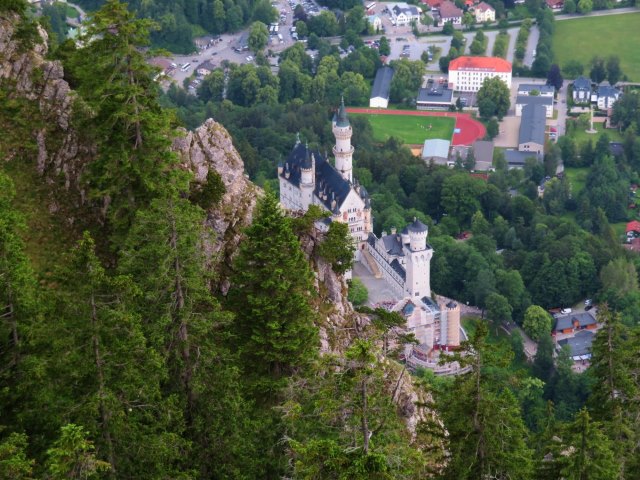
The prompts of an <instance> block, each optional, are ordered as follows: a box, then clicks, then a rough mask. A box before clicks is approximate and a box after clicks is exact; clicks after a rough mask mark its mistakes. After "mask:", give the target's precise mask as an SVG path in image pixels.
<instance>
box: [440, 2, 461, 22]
mask: <svg viewBox="0 0 640 480" xmlns="http://www.w3.org/2000/svg"><path fill="white" fill-rule="evenodd" d="M440 16H441V17H442V18H454V17H461V16H462V10H460V9H459V8H458V7H456V5H455V3H453V2H449V1H445V2H442V4H441V5H440Z"/></svg>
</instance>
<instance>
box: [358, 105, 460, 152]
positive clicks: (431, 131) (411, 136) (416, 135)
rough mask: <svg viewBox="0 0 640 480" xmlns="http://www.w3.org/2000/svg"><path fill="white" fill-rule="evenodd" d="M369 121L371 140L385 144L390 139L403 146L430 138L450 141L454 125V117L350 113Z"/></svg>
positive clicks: (419, 142)
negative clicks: (397, 140) (398, 141)
mask: <svg viewBox="0 0 640 480" xmlns="http://www.w3.org/2000/svg"><path fill="white" fill-rule="evenodd" d="M349 115H353V116H363V117H365V116H366V117H367V118H368V119H369V123H370V124H371V128H372V129H373V138H374V140H376V141H378V142H385V141H387V140H388V139H389V138H391V137H395V138H398V139H400V140H402V142H403V143H405V144H410V145H417V144H421V143H424V141H425V140H427V139H431V138H442V139H444V140H451V136H452V135H453V128H454V125H455V123H456V119H455V118H454V117H424V116H416V115H384V114H376V113H372V114H365V113H350V114H349Z"/></svg>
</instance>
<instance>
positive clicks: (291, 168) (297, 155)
mask: <svg viewBox="0 0 640 480" xmlns="http://www.w3.org/2000/svg"><path fill="white" fill-rule="evenodd" d="M312 157H313V160H315V189H314V192H313V193H314V194H315V196H316V197H318V198H319V199H320V200H321V202H322V204H323V205H324V206H325V208H326V209H327V210H329V211H331V212H336V211H338V210H339V208H340V206H341V205H342V203H343V202H344V201H345V199H346V198H347V196H348V195H349V192H350V191H351V188H352V185H351V183H349V181H347V180H345V179H344V177H343V176H342V175H340V173H339V172H338V171H337V170H336V169H335V167H334V166H333V165H331V164H330V163H329V161H328V160H327V158H326V157H325V156H323V155H322V154H321V153H320V151H319V150H317V149H315V150H313V149H311V148H309V145H307V144H304V143H302V142H296V144H295V146H294V147H293V150H291V153H289V156H288V157H287V159H286V160H285V162H284V165H283V172H282V174H281V175H280V176H281V177H282V178H284V179H285V180H287V181H288V182H289V183H291V184H292V185H294V186H295V187H297V188H299V187H300V176H301V170H302V169H308V168H311V167H312ZM287 175H288V177H287ZM359 195H360V198H362V199H363V200H364V201H365V207H367V203H368V200H369V194H368V193H367V191H366V189H365V188H364V187H359ZM325 197H326V198H325ZM333 200H335V202H336V204H335V207H333V208H332V203H333ZM369 206H370V202H369Z"/></svg>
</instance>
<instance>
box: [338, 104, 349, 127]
mask: <svg viewBox="0 0 640 480" xmlns="http://www.w3.org/2000/svg"><path fill="white" fill-rule="evenodd" d="M336 125H337V126H339V127H348V126H349V118H347V109H346V108H345V106H344V98H343V99H342V101H341V102H340V108H339V109H338V115H337V116H336Z"/></svg>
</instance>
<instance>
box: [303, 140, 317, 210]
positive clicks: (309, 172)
mask: <svg viewBox="0 0 640 480" xmlns="http://www.w3.org/2000/svg"><path fill="white" fill-rule="evenodd" d="M315 186H316V159H315V157H314V155H313V153H311V151H310V150H309V145H305V157H304V160H303V161H302V162H301V163H300V203H302V208H303V209H304V210H307V209H308V208H309V205H311V204H312V203H313V190H314V189H315Z"/></svg>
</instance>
